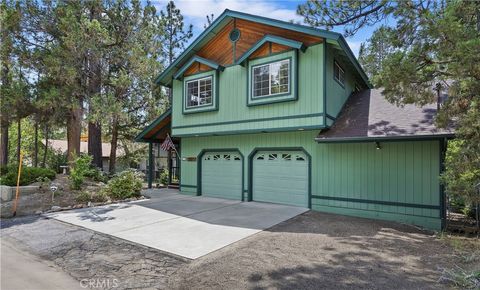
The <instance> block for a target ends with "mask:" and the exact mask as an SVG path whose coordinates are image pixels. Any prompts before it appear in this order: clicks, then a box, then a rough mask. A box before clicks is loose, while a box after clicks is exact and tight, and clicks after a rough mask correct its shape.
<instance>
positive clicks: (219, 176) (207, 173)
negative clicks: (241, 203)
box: [202, 152, 243, 199]
mask: <svg viewBox="0 0 480 290" xmlns="http://www.w3.org/2000/svg"><path fill="white" fill-rule="evenodd" d="M242 191H243V190H242V157H241V155H240V154H239V153H236V152H209V153H205V154H204V155H203V157H202V195H204V196H210V197H219V198H228V199H241V198H242V194H243V192H242Z"/></svg>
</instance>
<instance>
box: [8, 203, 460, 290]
mask: <svg viewBox="0 0 480 290" xmlns="http://www.w3.org/2000/svg"><path fill="white" fill-rule="evenodd" d="M1 228H2V229H1V236H2V240H3V239H7V241H9V242H10V243H17V245H18V246H19V247H21V248H22V249H27V250H28V251H29V252H30V253H31V254H34V255H37V256H40V257H41V258H43V259H47V260H50V261H53V262H54V263H55V264H56V265H57V266H59V267H60V268H61V269H62V270H63V271H64V272H66V273H68V274H69V275H70V276H72V277H74V278H75V279H77V280H79V281H80V280H83V279H90V280H92V279H93V280H95V279H100V280H105V279H106V280H109V281H112V280H113V279H116V281H118V282H117V283H115V285H117V284H118V286H119V287H117V288H115V289H132V288H133V289H143V288H149V289H150V288H155V289H347V288H348V289H389V288H395V289H409V290H410V289H441V288H446V285H444V284H440V283H438V282H437V281H438V280H439V277H440V275H441V271H442V268H443V267H452V263H454V262H456V261H455V257H454V256H453V251H452V248H451V247H450V246H449V245H448V244H447V243H445V242H442V241H441V240H438V239H436V238H435V236H433V235H432V234H431V233H427V232H424V231H420V230H417V229H415V228H413V227H410V226H402V225H399V224H396V223H389V222H382V221H374V220H368V219H361V218H353V217H346V216H340V215H333V214H325V213H318V212H307V213H305V214H303V215H300V216H297V217H295V218H293V219H291V220H288V221H285V222H283V223H281V224H278V225H277V226H275V227H273V228H271V229H268V230H266V231H263V232H261V233H258V234H256V235H253V236H251V237H248V238H246V239H244V240H241V241H239V242H237V243H234V244H232V245H230V246H227V247H225V248H223V249H221V250H219V251H216V252H213V253H211V254H209V255H206V256H204V257H201V258H199V259H196V260H193V261H189V260H185V259H182V258H179V257H175V256H172V255H169V254H165V253H163V252H160V251H158V250H154V249H150V248H146V247H143V246H140V245H137V244H134V243H130V242H127V241H124V240H120V239H117V238H113V237H110V236H107V235H103V234H98V233H95V232H92V231H89V230H86V229H83V228H79V227H76V226H72V225H69V224H65V223H62V222H59V221H56V220H48V219H44V218H40V217H38V216H30V217H23V218H16V219H10V220H1Z"/></svg>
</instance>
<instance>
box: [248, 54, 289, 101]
mask: <svg viewBox="0 0 480 290" xmlns="http://www.w3.org/2000/svg"><path fill="white" fill-rule="evenodd" d="M291 52H292V51H288V52H282V53H283V54H285V57H284V58H279V59H275V60H271V58H272V57H271V56H267V57H262V58H257V59H255V60H254V61H251V62H250V61H249V62H248V68H247V107H250V106H258V105H267V104H273V103H283V102H290V101H296V100H298V50H295V51H294V52H293V55H290V54H292V53H291ZM288 55H290V56H288ZM263 59H265V61H262V60H263ZM284 60H288V61H289V65H288V74H289V80H288V81H289V86H288V92H286V93H280V94H276V95H269V96H264V97H256V98H254V97H253V92H252V90H253V83H252V76H253V68H254V67H256V66H262V65H267V64H271V63H275V62H280V61H284ZM252 62H253V64H252ZM256 62H258V63H256ZM293 73H295V75H293Z"/></svg>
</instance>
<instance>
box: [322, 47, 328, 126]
mask: <svg viewBox="0 0 480 290" xmlns="http://www.w3.org/2000/svg"><path fill="white" fill-rule="evenodd" d="M323 127H327V40H326V39H323Z"/></svg>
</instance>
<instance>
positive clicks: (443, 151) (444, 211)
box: [439, 138, 447, 230]
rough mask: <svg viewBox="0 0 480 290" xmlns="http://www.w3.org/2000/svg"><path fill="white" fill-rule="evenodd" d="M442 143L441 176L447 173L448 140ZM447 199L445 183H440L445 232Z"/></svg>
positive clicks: (442, 218) (443, 228) (444, 139)
mask: <svg viewBox="0 0 480 290" xmlns="http://www.w3.org/2000/svg"><path fill="white" fill-rule="evenodd" d="M439 143H440V150H439V151H440V172H439V173H440V175H442V174H443V172H444V171H445V155H446V153H447V151H446V150H447V138H443V139H440V140H439ZM446 202H447V199H446V193H445V185H443V182H441V183H440V220H441V229H442V230H445V229H446V226H447V204H446Z"/></svg>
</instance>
